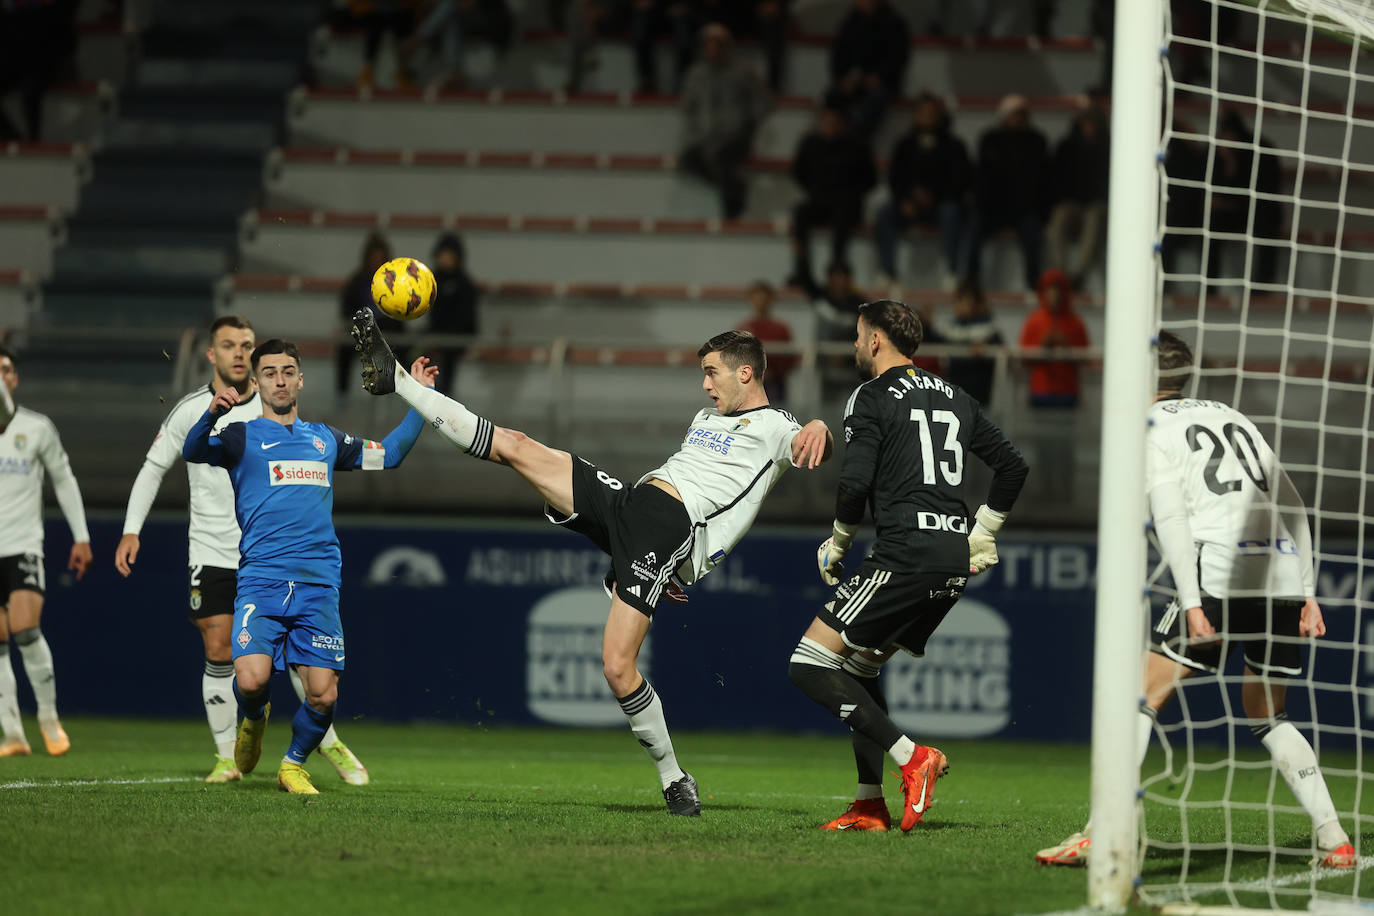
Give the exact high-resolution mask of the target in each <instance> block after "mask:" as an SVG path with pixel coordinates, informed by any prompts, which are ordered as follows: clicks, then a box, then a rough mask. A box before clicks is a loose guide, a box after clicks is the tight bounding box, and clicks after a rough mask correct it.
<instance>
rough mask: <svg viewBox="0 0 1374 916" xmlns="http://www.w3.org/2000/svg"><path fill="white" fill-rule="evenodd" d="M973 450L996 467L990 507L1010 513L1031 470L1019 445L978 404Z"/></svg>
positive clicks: (974, 419) (974, 424)
mask: <svg viewBox="0 0 1374 916" xmlns="http://www.w3.org/2000/svg"><path fill="white" fill-rule="evenodd" d="M969 449H970V450H971V451H972V452H973V454H975V455H977V456H978V457H979V458H981V459H982V460H983V463H984V464H986V465H987V466H988V467H990V468H992V473H993V477H992V483H991V484H990V485H989V486H988V498H987V504H988V508H989V509H991V510H993V511H994V512H1010V511H1011V507H1012V506H1013V505H1015V504H1016V497H1017V496H1018V495H1019V494H1020V493H1021V487H1023V486H1024V485H1025V483H1026V475H1027V474H1028V473H1029V472H1030V467H1029V466H1028V465H1027V464H1026V459H1025V458H1022V457H1021V453H1020V452H1019V451H1017V450H1016V446H1014V445H1012V444H1011V441H1010V440H1008V439H1007V437H1006V436H1004V435H1002V431H1001V430H1000V429H998V428H997V427H996V426H995V425H993V422H992V421H991V420H989V419H988V418H987V415H986V414H984V413H983V409H982V408H981V407H979V406H977V405H976V403H975V406H974V412H973V437H972V438H971V439H970V440H969Z"/></svg>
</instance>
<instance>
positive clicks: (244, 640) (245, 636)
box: [239, 627, 253, 649]
mask: <svg viewBox="0 0 1374 916" xmlns="http://www.w3.org/2000/svg"><path fill="white" fill-rule="evenodd" d="M252 641H253V634H252V633H249V632H248V628H247V627H244V628H243V629H242V630H239V648H240V649H247V648H248V644H249V643H250V642H252Z"/></svg>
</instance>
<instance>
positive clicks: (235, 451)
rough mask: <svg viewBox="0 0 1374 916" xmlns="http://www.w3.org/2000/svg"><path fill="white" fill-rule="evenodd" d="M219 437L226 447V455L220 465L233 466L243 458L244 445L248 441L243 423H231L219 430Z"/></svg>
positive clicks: (222, 444) (223, 466)
mask: <svg viewBox="0 0 1374 916" xmlns="http://www.w3.org/2000/svg"><path fill="white" fill-rule="evenodd" d="M218 438H219V441H220V445H221V446H222V447H223V449H224V455H223V457H222V458H221V459H220V463H219V466H220V467H222V468H232V467H233V466H234V465H236V464H238V463H239V462H240V461H242V460H243V446H244V443H245V442H247V441H248V436H247V434H246V433H245V432H244V427H243V424H242V423H230V424H229V425H228V426H226V427H224V429H222V430H220V431H219V437H218Z"/></svg>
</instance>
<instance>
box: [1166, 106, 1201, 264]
mask: <svg viewBox="0 0 1374 916" xmlns="http://www.w3.org/2000/svg"><path fill="white" fill-rule="evenodd" d="M1196 136H1198V130H1197V126H1196V125H1194V124H1192V123H1190V122H1188V121H1187V120H1185V119H1184V118H1183V117H1182V116H1180V115H1179V114H1178V113H1177V112H1175V113H1174V118H1173V125H1172V136H1170V138H1169V144H1168V147H1167V148H1166V149H1165V153H1164V171H1165V172H1166V173H1167V174H1168V176H1169V194H1168V203H1167V204H1166V206H1165V210H1164V239H1163V243H1162V245H1161V249H1160V259H1161V260H1162V261H1163V264H1164V270H1165V272H1166V273H1173V272H1175V271H1177V270H1179V263H1178V256H1179V252H1180V251H1182V250H1185V249H1186V250H1189V251H1193V252H1195V253H1197V256H1198V258H1199V259H1201V239H1200V236H1201V232H1200V230H1201V228H1202V224H1203V210H1204V209H1205V207H1206V191H1204V190H1203V188H1202V185H1203V183H1204V182H1205V181H1206V180H1207V147H1206V145H1204V144H1203V143H1202V142H1200V141H1199V140H1196V139H1193V138H1194V137H1196ZM1174 282H1175V281H1169V284H1168V285H1173V283H1174Z"/></svg>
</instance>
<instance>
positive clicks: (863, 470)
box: [835, 389, 882, 525]
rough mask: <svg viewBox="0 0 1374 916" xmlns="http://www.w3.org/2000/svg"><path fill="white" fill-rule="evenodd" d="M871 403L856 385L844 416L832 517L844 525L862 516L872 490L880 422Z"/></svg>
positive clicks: (880, 441)
mask: <svg viewBox="0 0 1374 916" xmlns="http://www.w3.org/2000/svg"><path fill="white" fill-rule="evenodd" d="M874 406H875V405H874V399H873V397H872V396H871V395H868V392H867V391H866V390H864V389H860V390H859V391H858V392H857V394H856V396H855V397H854V404H853V408H852V409H851V410H850V412H849V413H848V414H847V415H846V416H845V418H844V461H843V462H842V463H841V465H840V486H839V492H838V494H837V495H836V498H835V518H836V520H837V521H841V522H844V523H845V524H847V525H856V524H858V523H859V522H862V521H863V520H864V512H865V510H866V509H867V508H868V499H869V495H870V494H871V493H872V492H873V477H874V475H875V474H876V473H877V471H878V451H879V446H880V445H881V444H882V425H881V424H880V422H879V417H877V416H876V411H875V410H874Z"/></svg>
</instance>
